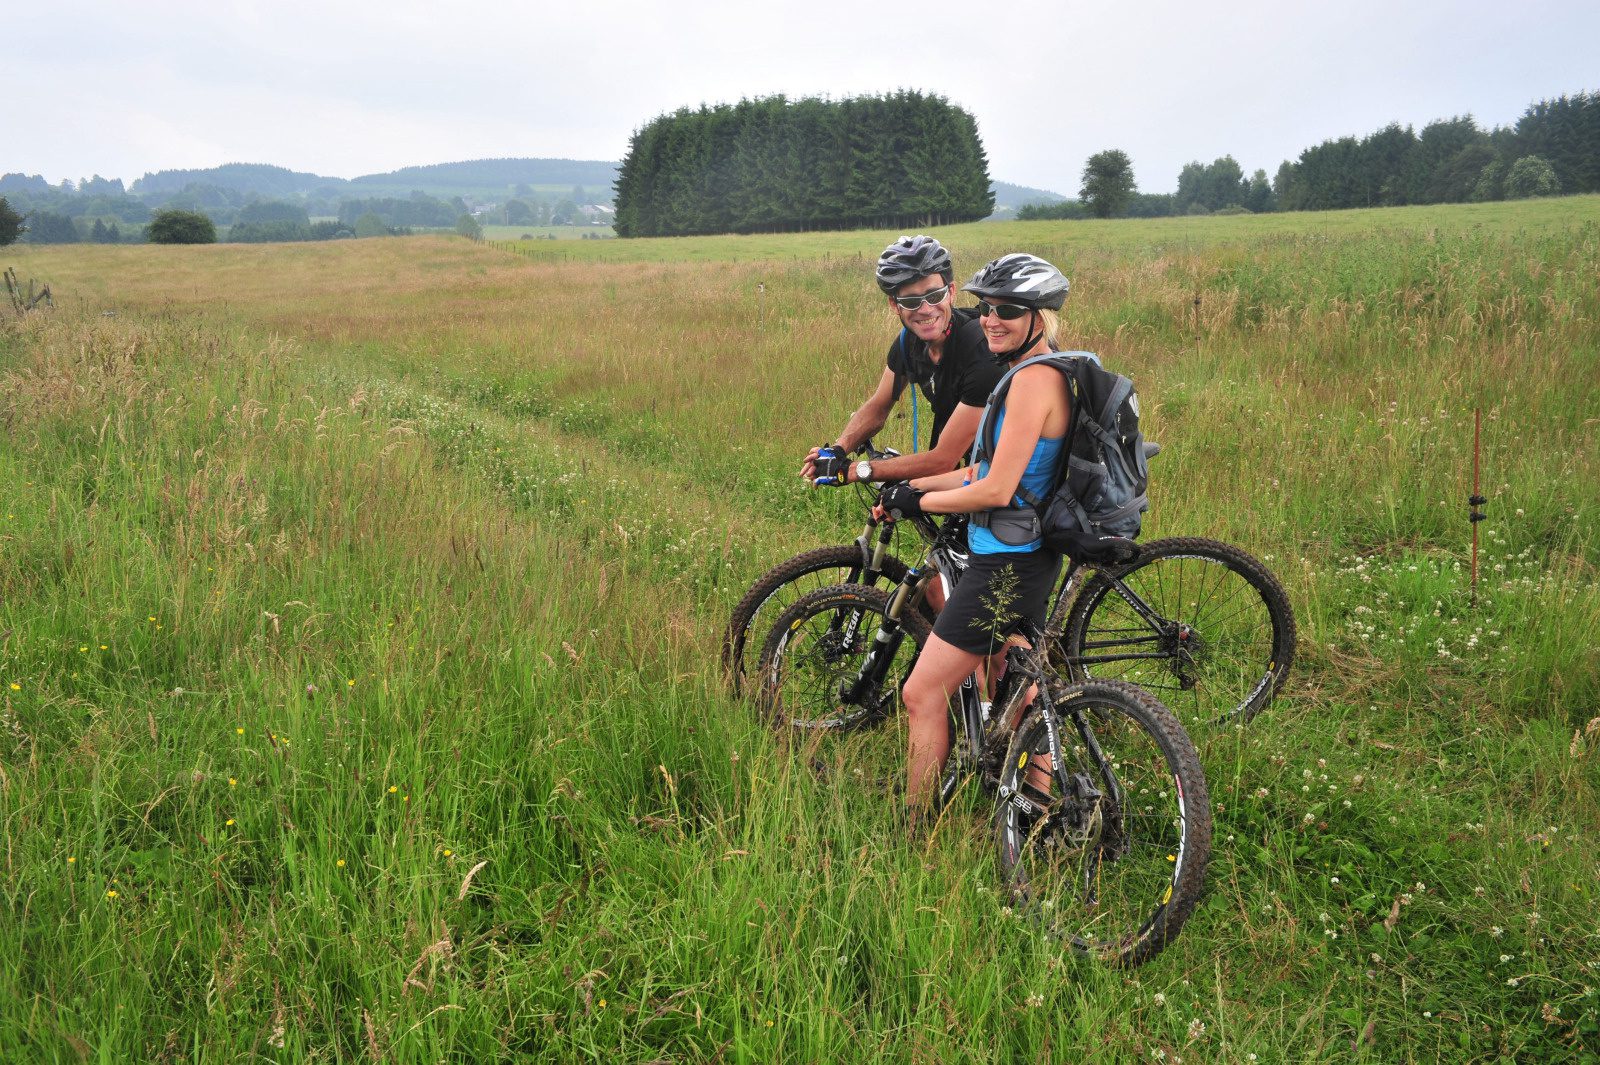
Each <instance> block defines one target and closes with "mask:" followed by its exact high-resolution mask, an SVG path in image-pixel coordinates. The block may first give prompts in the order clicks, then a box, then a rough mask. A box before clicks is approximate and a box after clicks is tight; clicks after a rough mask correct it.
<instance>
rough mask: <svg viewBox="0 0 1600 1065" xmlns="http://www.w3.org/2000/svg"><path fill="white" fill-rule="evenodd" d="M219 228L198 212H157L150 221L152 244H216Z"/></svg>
mask: <svg viewBox="0 0 1600 1065" xmlns="http://www.w3.org/2000/svg"><path fill="white" fill-rule="evenodd" d="M216 242H217V227H216V225H215V224H213V223H212V221H211V219H210V218H208V217H207V216H205V215H203V214H201V213H200V212H198V211H180V210H175V209H174V210H166V211H157V212H156V213H155V217H154V218H152V219H150V243H152V244H215V243H216Z"/></svg>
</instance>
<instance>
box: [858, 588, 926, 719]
mask: <svg viewBox="0 0 1600 1065" xmlns="http://www.w3.org/2000/svg"><path fill="white" fill-rule="evenodd" d="M930 579H931V578H930V574H929V573H928V572H926V571H924V570H923V569H921V568H917V569H913V570H911V571H910V572H909V573H907V574H906V579H905V580H903V581H901V582H900V584H899V585H898V586H896V588H895V590H894V594H893V595H891V596H890V597H889V608H888V610H887V611H886V613H885V615H884V619H883V624H881V625H879V626H878V631H877V632H875V633H873V635H872V648H871V649H870V650H869V651H868V652H867V657H866V659H865V660H864V661H862V663H861V669H860V671H858V672H857V673H856V675H855V676H854V677H852V678H850V679H848V680H846V681H844V682H842V683H841V684H840V686H839V698H840V699H841V701H843V702H846V703H851V704H854V703H857V702H859V701H860V699H861V697H862V695H864V694H865V693H867V692H869V691H876V690H877V689H878V688H879V687H880V686H881V685H882V684H883V682H884V679H885V678H886V677H887V676H888V674H889V664H890V663H891V662H893V661H894V656H895V653H896V652H897V651H899V650H900V644H901V643H902V642H903V641H904V640H905V638H906V630H905V627H904V626H903V625H901V624H900V619H901V618H902V617H904V616H905V612H906V610H908V609H910V607H911V604H912V603H913V602H914V601H915V596H916V595H917V593H919V592H921V591H923V590H924V589H925V587H926V585H927V583H928V581H929V580H930ZM860 623H861V615H860V614H852V615H851V617H850V621H849V622H848V623H847V624H848V625H850V626H852V627H853V626H856V625H859V624H860ZM852 635H853V633H852Z"/></svg>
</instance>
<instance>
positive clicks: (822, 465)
mask: <svg viewBox="0 0 1600 1065" xmlns="http://www.w3.org/2000/svg"><path fill="white" fill-rule="evenodd" d="M850 465H851V463H850V456H849V454H848V453H847V452H846V451H845V450H844V448H842V447H840V446H839V445H837V444H824V445H822V447H820V448H818V449H817V457H816V461H814V462H813V463H812V470H813V472H812V482H811V483H812V484H815V485H817V486H818V487H819V488H842V487H844V484H845V482H846V481H848V480H849V476H848V474H849V470H850Z"/></svg>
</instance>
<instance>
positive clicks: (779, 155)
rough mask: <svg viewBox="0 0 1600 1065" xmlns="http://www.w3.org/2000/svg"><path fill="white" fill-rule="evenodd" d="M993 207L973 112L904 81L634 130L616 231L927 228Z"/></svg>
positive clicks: (759, 103) (705, 110) (683, 116)
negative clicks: (906, 86) (880, 90)
mask: <svg viewBox="0 0 1600 1065" xmlns="http://www.w3.org/2000/svg"><path fill="white" fill-rule="evenodd" d="M993 209H994V198H993V195H992V193H991V192H990V188H989V165H988V160H987V159H986V157H985V156H984V152H983V144H982V142H981V141H979V139H978V126H977V122H976V121H975V120H974V119H973V117H972V115H971V114H969V113H968V112H966V111H964V110H963V109H961V108H959V107H956V106H954V105H953V104H951V103H950V102H949V101H947V100H945V99H944V98H943V97H941V96H936V95H928V94H923V93H920V92H912V91H903V92H897V93H894V94H891V95H883V96H862V97H855V98H851V99H845V100H823V99H817V98H812V97H808V98H805V99H800V100H793V101H791V100H789V99H788V98H786V97H784V96H772V97H767V98H764V99H759V100H741V101H740V102H739V103H737V104H720V105H717V106H714V107H712V106H702V107H700V108H699V109H697V110H690V109H688V108H683V109H680V110H678V111H676V112H674V113H673V114H670V115H662V116H660V117H659V118H657V119H655V120H654V121H652V122H650V123H649V124H648V125H646V126H645V127H644V128H642V129H640V130H639V131H637V132H636V133H635V134H634V135H633V139H632V141H631V142H630V143H629V146H628V154H627V155H626V157H624V159H623V161H622V166H621V169H620V171H619V173H618V176H617V184H616V212H617V214H616V222H615V226H616V230H617V234H618V235H619V236H624V237H640V236H674V235H684V234H693V233H755V232H777V231H786V230H815V229H854V228H862V227H877V228H896V227H910V228H917V227H928V226H935V225H942V224H945V223H950V222H966V221H972V220H975V219H979V218H983V217H986V216H987V215H988V214H989V213H990V212H991V211H992V210H993Z"/></svg>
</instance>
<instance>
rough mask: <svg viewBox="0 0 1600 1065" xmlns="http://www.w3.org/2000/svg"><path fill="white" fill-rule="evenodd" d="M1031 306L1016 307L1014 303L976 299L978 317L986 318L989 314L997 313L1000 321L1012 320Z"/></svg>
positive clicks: (1020, 315) (1026, 311)
mask: <svg viewBox="0 0 1600 1065" xmlns="http://www.w3.org/2000/svg"><path fill="white" fill-rule="evenodd" d="M1032 309H1033V308H1031V307H1018V306H1017V305H1016V304H1014V303H989V302H987V301H986V300H979V301H978V317H979V318H987V317H989V316H990V315H991V314H998V315H999V316H1000V320H1001V321H1002V322H1014V321H1016V320H1017V319H1018V318H1021V317H1022V316H1023V315H1025V314H1027V313H1028V312H1029V311H1031V310H1032Z"/></svg>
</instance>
